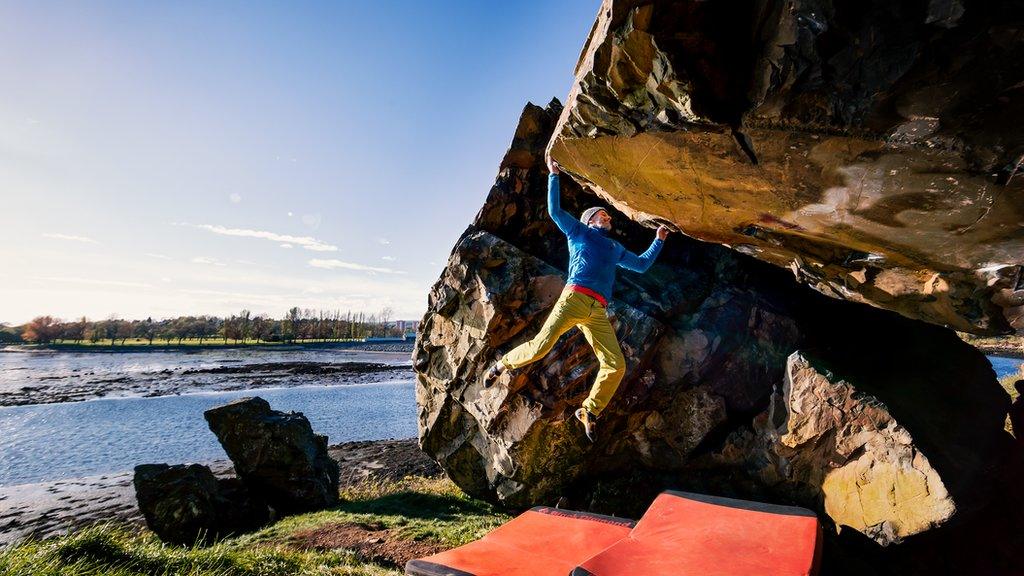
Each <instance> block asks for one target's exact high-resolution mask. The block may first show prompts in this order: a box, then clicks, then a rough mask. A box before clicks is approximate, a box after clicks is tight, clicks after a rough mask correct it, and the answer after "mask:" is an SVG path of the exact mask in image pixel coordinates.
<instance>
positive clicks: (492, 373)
mask: <svg viewBox="0 0 1024 576" xmlns="http://www.w3.org/2000/svg"><path fill="white" fill-rule="evenodd" d="M504 373H505V365H504V364H502V363H501V360H499V361H497V362H495V363H494V364H493V365H491V367H490V368H488V369H487V372H484V387H486V388H490V387H491V385H492V384H494V383H495V382H497V381H498V377H499V376H501V375H502V374H504Z"/></svg>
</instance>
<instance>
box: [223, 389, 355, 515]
mask: <svg viewBox="0 0 1024 576" xmlns="http://www.w3.org/2000/svg"><path fill="white" fill-rule="evenodd" d="M204 416H205V418H206V421H207V423H208V424H209V426H210V430H212V431H213V433H214V434H216V435H217V439H218V440H219V441H220V443H221V445H222V446H223V447H224V451H225V452H227V454H228V457H229V458H231V462H232V463H233V464H234V465H235V470H236V471H237V472H238V476H239V477H240V478H241V479H242V481H243V482H244V483H245V485H246V486H248V487H249V489H250V490H252V491H253V492H254V493H256V494H258V495H259V496H261V497H262V498H265V499H266V501H267V503H268V504H270V506H271V507H273V508H274V511H275V512H277V513H278V514H282V515H284V514H293V513H299V512H307V511H311V510H320V509H322V508H326V507H328V506H332V505H334V504H336V503H337V502H338V474H339V471H338V464H337V462H335V461H334V460H332V459H331V458H330V456H328V455H327V437H326V436H322V435H319V434H314V433H313V429H312V427H311V426H310V424H309V420H306V417H305V416H303V415H302V414H301V413H296V412H290V413H284V412H279V411H277V410H271V408H270V404H268V403H267V401H266V400H264V399H262V398H258V397H257V398H242V399H240V400H236V401H234V402H230V403H228V404H225V405H223V406H218V407H216V408H211V409H210V410H207V411H206V412H205V413H204Z"/></svg>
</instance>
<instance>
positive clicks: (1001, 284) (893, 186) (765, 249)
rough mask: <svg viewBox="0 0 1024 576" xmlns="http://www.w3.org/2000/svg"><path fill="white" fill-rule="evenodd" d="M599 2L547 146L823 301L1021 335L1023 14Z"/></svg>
mask: <svg viewBox="0 0 1024 576" xmlns="http://www.w3.org/2000/svg"><path fill="white" fill-rule="evenodd" d="M723 4H724V3H711V2H696V1H654V2H650V1H648V2H640V1H637V0H627V1H621V0H614V1H613V0H605V2H603V4H602V6H601V9H600V12H599V13H598V17H597V21H596V22H595V25H594V28H593V30H592V32H591V35H590V38H589V39H588V41H587V44H586V45H585V47H584V50H583V53H582V55H581V57H580V61H579V63H578V65H577V69H576V82H575V84H574V86H573V88H572V91H571V93H570V95H569V99H568V101H567V104H566V106H565V108H564V110H563V112H562V114H561V117H560V118H559V121H558V125H557V126H556V128H555V133H554V137H553V138H552V140H551V143H550V145H549V148H550V152H551V154H552V156H553V157H554V158H555V159H557V160H558V161H559V162H560V163H561V164H562V166H563V168H564V169H565V170H566V171H567V172H569V173H570V174H572V175H573V177H575V178H576V179H577V180H579V181H580V182H582V183H584V184H586V185H587V186H588V187H589V188H591V189H592V190H594V191H595V192H597V193H598V194H599V195H600V196H602V197H603V198H604V199H605V200H607V201H608V202H610V203H612V204H613V205H614V206H615V207H616V208H618V209H619V210H621V211H622V212H624V213H626V214H628V215H629V216H630V217H632V218H634V219H636V220H639V221H659V222H665V223H669V224H671V225H673V226H674V227H676V228H677V229H679V230H680V231H682V232H684V233H686V234H688V235H690V236H693V237H695V238H698V239H701V240H705V241H710V242H716V243H719V244H723V245H726V246H729V247H732V248H734V249H736V250H739V251H741V252H744V253H746V254H749V255H752V256H754V257H756V258H759V259H761V260H763V261H766V262H770V263H772V264H775V265H777V266H781V267H785V268H789V269H791V270H792V271H793V273H794V275H795V277H796V278H797V280H799V281H801V282H803V283H806V284H808V285H809V286H811V287H813V288H815V289H816V290H818V291H820V292H822V293H824V294H827V295H829V296H832V297H835V298H839V299H844V300H850V301H855V302H862V303H866V304H870V305H873V306H876V307H880V308H885V309H889V310H893V311H896V312H899V313H901V314H903V315H905V316H908V317H911V318H916V319H921V320H924V321H927V322H931V323H934V324H939V325H945V326H949V327H952V328H955V329H958V330H963V331H967V332H973V333H978V334H1000V333H1007V332H1011V331H1020V330H1022V329H1024V315H1022V314H1024V308H1022V305H1024V292H1022V288H1024V274H1022V269H1021V264H1022V263H1024V228H1022V225H1024V175H1017V174H1016V171H1017V170H1019V169H1020V166H1019V164H1020V161H1021V158H1022V157H1024V131H1022V130H1019V126H1020V125H1021V124H1022V121H1024V43H1022V42H1020V41H1019V40H1018V41H1014V38H1018V39H1019V37H1020V35H1021V34H1022V33H1024V16H1021V15H1022V14H1024V10H1021V9H1019V8H1024V3H1022V2H999V3H996V4H995V5H988V4H985V5H984V6H983V5H981V4H980V3H968V2H957V1H955V0H953V1H949V2H937V1H932V2H930V3H922V4H913V5H912V4H910V3H896V4H892V3H884V2H867V3H862V4H860V5H859V7H857V8H853V7H851V6H845V5H843V6H833V5H832V3H829V2H816V1H787V2H769V1H763V2H746V3H743V4H741V5H736V6H734V5H733V3H728V4H729V8H728V9H726V8H724V7H723Z"/></svg>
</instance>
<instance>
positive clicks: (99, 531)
mask: <svg viewBox="0 0 1024 576" xmlns="http://www.w3.org/2000/svg"><path fill="white" fill-rule="evenodd" d="M0 574H5V575H8V574H9V575H11V576H93V575H97V576H98V575H101V574H102V575H104V576H143V575H145V576H150V575H152V576H165V575H166V576H171V575H182V576H191V575H195V576H199V575H203V576H264V575H266V576H269V575H278V574H295V575H302V576H305V575H309V576H314V575H318V576H319V575H323V576H327V575H330V576H394V575H397V574H401V572H398V571H396V570H391V569H387V568H383V567H380V566H376V565H373V564H363V563H360V562H359V561H358V560H357V559H356V558H355V556H354V555H353V554H351V553H349V552H346V551H328V552H304V551H297V550H293V549H290V548H288V547H286V546H283V545H262V546H239V545H238V544H237V543H236V542H234V541H232V540H231V539H228V540H224V541H222V542H220V543H218V544H214V545H212V546H207V547H200V546H193V547H182V546H171V545H165V544H163V543H162V542H160V541H159V540H158V539H157V538H156V536H154V535H153V534H152V533H150V532H148V531H144V532H142V533H139V532H137V531H133V530H131V529H129V528H125V527H118V526H113V525H100V526H95V527H91V528H86V529H83V530H80V531H78V532H75V533H73V534H71V535H68V536H64V537H61V538H56V539H52V540H46V541H42V542H27V543H24V544H21V545H19V546H16V547H11V548H7V549H5V550H2V551H0Z"/></svg>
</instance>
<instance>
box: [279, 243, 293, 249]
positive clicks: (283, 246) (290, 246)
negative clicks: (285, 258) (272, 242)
mask: <svg viewBox="0 0 1024 576" xmlns="http://www.w3.org/2000/svg"><path fill="white" fill-rule="evenodd" d="M281 248H294V246H292V245H291V244H281Z"/></svg>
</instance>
